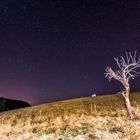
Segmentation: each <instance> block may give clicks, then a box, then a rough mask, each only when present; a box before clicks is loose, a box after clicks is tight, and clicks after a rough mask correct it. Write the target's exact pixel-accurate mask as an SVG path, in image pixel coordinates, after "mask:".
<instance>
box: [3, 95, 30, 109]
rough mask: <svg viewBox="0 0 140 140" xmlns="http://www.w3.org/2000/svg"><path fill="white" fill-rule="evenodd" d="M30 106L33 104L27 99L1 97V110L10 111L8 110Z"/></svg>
mask: <svg viewBox="0 0 140 140" xmlns="http://www.w3.org/2000/svg"><path fill="white" fill-rule="evenodd" d="M30 106H31V105H30V104H29V103H27V102H25V101H21V100H13V99H8V98H4V97H0V111H8V110H13V109H18V108H24V107H30Z"/></svg>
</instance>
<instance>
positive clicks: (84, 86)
mask: <svg viewBox="0 0 140 140" xmlns="http://www.w3.org/2000/svg"><path fill="white" fill-rule="evenodd" d="M135 50H138V54H139V55H140V2H139V1H136V0H131V1H129V0H0V96H3V97H8V98H12V99H20V100H24V101H28V102H29V103H31V104H40V103H46V102H51V101H56V100H63V99H69V98H76V97H83V96H89V95H91V94H92V92H94V93H96V94H98V95H101V94H106V93H115V92H116V91H120V90H123V89H122V87H121V85H120V84H119V83H118V82H117V81H115V80H113V81H112V82H111V83H109V82H108V81H107V79H105V77H104V72H105V68H106V66H107V65H110V66H112V67H113V68H115V63H114V62H115V61H114V60H113V57H114V56H115V57H117V56H120V55H124V54H125V52H126V51H132V52H134V51H135ZM139 83H140V77H137V78H136V79H135V80H134V81H132V82H131V90H132V91H136V90H140V86H139Z"/></svg>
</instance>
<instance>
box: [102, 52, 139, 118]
mask: <svg viewBox="0 0 140 140" xmlns="http://www.w3.org/2000/svg"><path fill="white" fill-rule="evenodd" d="M136 53H137V52H136V51H135V52H134V54H133V55H132V53H131V52H126V56H125V57H123V56H120V57H119V58H114V59H115V61H116V63H117V66H118V70H116V71H114V70H112V68H111V67H107V68H106V70H105V71H106V72H105V77H106V78H108V80H109V82H110V81H111V79H112V78H114V79H116V80H118V81H119V82H120V83H121V84H122V85H123V87H124V88H125V92H123V93H122V95H123V97H124V99H125V104H126V108H127V112H128V115H129V117H130V119H134V118H138V115H136V113H135V112H134V110H133V109H132V107H131V104H130V100H129V94H130V85H129V81H130V79H134V78H135V77H136V76H138V75H139V74H140V72H138V69H137V68H140V56H139V57H138V58H136V57H137V56H136Z"/></svg>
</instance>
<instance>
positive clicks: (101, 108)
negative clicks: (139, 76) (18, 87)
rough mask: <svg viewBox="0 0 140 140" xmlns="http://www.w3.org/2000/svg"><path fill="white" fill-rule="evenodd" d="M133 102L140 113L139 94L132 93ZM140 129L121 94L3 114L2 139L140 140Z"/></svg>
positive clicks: (68, 101)
mask: <svg viewBox="0 0 140 140" xmlns="http://www.w3.org/2000/svg"><path fill="white" fill-rule="evenodd" d="M130 98H131V103H132V106H134V109H135V110H136V111H137V112H139V113H140V93H132V94H131V96H130ZM134 125H135V127H134ZM139 127H140V123H139V122H138V121H130V120H128V118H127V112H126V110H125V105H124V100H123V97H122V95H121V94H115V95H107V96H96V97H86V98H78V99H73V100H65V101H59V102H55V103H49V104H42V105H38V106H33V107H29V108H25V109H18V110H13V111H8V112H3V113H0V139H1V138H2V139H3V140H8V139H11V140H15V139H19V140H20V139H21V140H24V139H26V140H53V139H54V140H55V139H56V140H57V139H59V138H60V139H59V140H61V139H66V137H67V140H68V138H69V139H70V140H71V139H75V140H76V139H77V140H78V139H79V138H80V139H79V140H90V139H98V140H102V139H103V140H105V139H110V140H111V139H112V140H114V139H115V140H117V139H118V140H119V139H124V140H125V138H129V139H130V138H131V139H133V138H134V139H140V136H139V134H140V132H139V130H140V128H139ZM128 132H129V133H128ZM138 132H139V134H137V133H138ZM126 140H128V139H126Z"/></svg>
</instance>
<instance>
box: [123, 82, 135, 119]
mask: <svg viewBox="0 0 140 140" xmlns="http://www.w3.org/2000/svg"><path fill="white" fill-rule="evenodd" d="M125 89H126V91H125V93H123V97H124V99H125V105H126V109H127V112H128V116H129V118H130V119H134V118H135V113H134V112H133V110H132V107H131V103H130V99H129V93H130V88H129V84H128V83H127V84H126V85H125Z"/></svg>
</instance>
